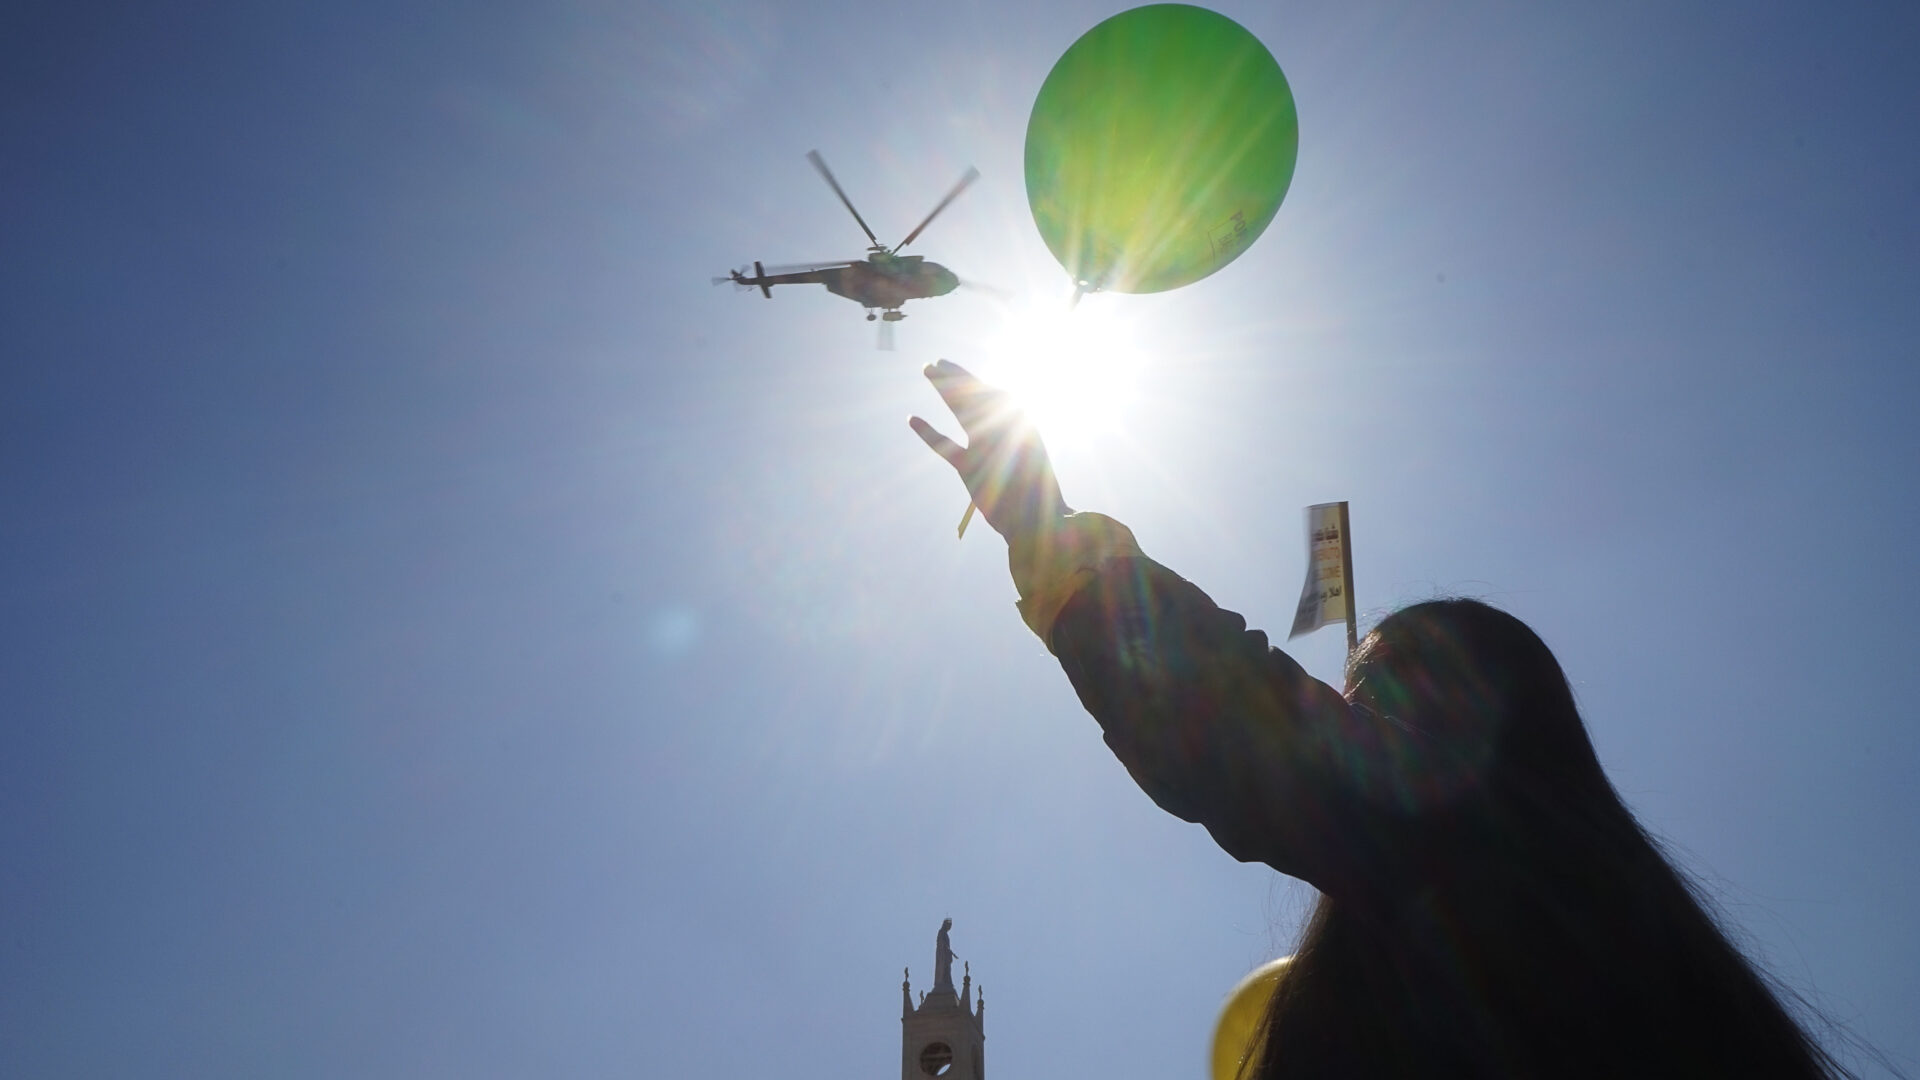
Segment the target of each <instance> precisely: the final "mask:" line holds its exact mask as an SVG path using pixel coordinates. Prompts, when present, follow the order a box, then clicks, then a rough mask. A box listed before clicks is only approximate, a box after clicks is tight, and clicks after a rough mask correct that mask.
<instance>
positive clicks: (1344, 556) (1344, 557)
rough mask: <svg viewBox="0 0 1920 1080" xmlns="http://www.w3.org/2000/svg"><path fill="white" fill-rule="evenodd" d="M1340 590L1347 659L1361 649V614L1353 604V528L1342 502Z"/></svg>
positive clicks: (1344, 504)
mask: <svg viewBox="0 0 1920 1080" xmlns="http://www.w3.org/2000/svg"><path fill="white" fill-rule="evenodd" d="M1340 589H1341V591H1342V592H1343V593H1345V594H1346V598H1347V658H1348V659H1352V658H1353V654H1354V651H1355V650H1357V649H1358V648H1360V612H1359V609H1358V608H1357V607H1356V606H1355V604H1354V602H1353V527H1352V526H1351V525H1349V524H1348V523H1347V503H1346V500H1345V499H1342V500H1341V501H1340Z"/></svg>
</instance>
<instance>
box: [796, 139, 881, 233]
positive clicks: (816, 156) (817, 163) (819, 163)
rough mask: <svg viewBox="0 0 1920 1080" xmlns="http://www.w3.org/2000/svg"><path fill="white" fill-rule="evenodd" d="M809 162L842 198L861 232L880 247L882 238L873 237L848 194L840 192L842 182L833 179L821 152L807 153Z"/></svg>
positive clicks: (871, 231)
mask: <svg viewBox="0 0 1920 1080" xmlns="http://www.w3.org/2000/svg"><path fill="white" fill-rule="evenodd" d="M807 160H808V161H811V162H813V167H814V168H816V169H819V170H820V175H821V177H823V178H824V179H825V180H826V181H827V186H828V187H830V188H832V189H833V193H834V194H835V195H838V196H840V204H841V205H842V206H845V207H846V208H847V213H849V214H852V215H853V220H855V221H858V222H859V223H860V231H861V232H863V233H866V234H867V240H868V241H869V242H871V243H872V244H873V246H874V247H879V246H880V238H879V237H877V236H875V235H873V230H872V229H869V228H867V222H866V219H865V218H862V217H861V216H860V211H858V210H855V209H854V208H853V200H852V199H849V198H847V193H846V192H844V191H841V190H840V181H838V180H835V179H834V178H833V172H832V171H831V170H829V169H828V168H827V162H826V159H825V158H822V157H821V156H820V151H818V150H809V151H807Z"/></svg>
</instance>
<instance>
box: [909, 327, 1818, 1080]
mask: <svg viewBox="0 0 1920 1080" xmlns="http://www.w3.org/2000/svg"><path fill="white" fill-rule="evenodd" d="M927 376H928V378H929V379H930V380H931V381H932V382H933V384H934V387H935V388H936V389H937V390H938V391H939V392H940V395H941V397H942V398H943V399H944V400H945V401H946V403H947V405H948V407H949V408H951V409H952V410H953V412H954V415H955V417H956V418H958V420H959V421H960V423H961V425H962V427H963V428H964V429H965V431H966V434H967V437H968V441H969V444H968V445H967V446H965V447H962V446H960V445H958V444H956V443H954V442H953V441H952V440H950V439H947V438H946V437H945V436H943V435H941V434H939V433H938V432H936V431H934V430H933V429H932V428H931V427H930V426H928V425H927V423H926V422H925V421H923V420H921V419H919V418H918V417H915V418H914V419H913V421H912V426H913V428H914V430H915V431H916V432H917V433H919V435H920V436H921V438H923V439H925V440H926V442H927V444H928V445H929V446H931V447H932V448H933V449H934V451H935V452H937V453H939V454H940V455H941V456H942V457H943V458H945V459H946V460H947V461H948V462H949V463H950V464H952V465H953V467H954V468H955V469H956V470H957V471H958V472H959V473H960V476H961V478H962V480H963V481H965V483H966V485H967V490H968V492H969V493H970V494H971V495H972V497H973V500H974V504H975V505H976V506H977V507H979V509H980V512H981V514H982V515H983V516H984V517H985V518H986V520H987V522H988V524H990V525H992V526H993V528H994V529H995V530H996V531H998V532H999V533H1000V534H1001V535H1002V536H1004V537H1005V538H1006V539H1007V541H1008V561H1009V565H1010V567H1011V569H1012V571H1013V577H1014V584H1015V587H1016V589H1017V591H1018V592H1019V595H1020V600H1019V605H1018V606H1019V609H1020V613H1021V615H1022V617H1023V618H1024V619H1025V620H1026V622H1027V625H1028V626H1029V627H1031V628H1032V629H1033V631H1034V633H1036V634H1038V635H1039V637H1040V639H1041V640H1042V641H1043V642H1045V643H1046V646H1047V648H1048V649H1049V650H1051V651H1052V653H1053V654H1054V656H1055V657H1057V658H1058V659H1059V661H1060V665H1061V667H1062V668H1064V669H1065V671H1066V673H1067V677H1068V678H1069V679H1070V680H1072V682H1073V686H1074V689H1075V690H1076V691H1078V693H1079V695H1080V700H1081V702H1082V703H1083V704H1084V705H1085V706H1086V708H1087V711H1088V712H1089V713H1091V714H1092V715H1093V717H1094V718H1095V719H1096V720H1098V721H1099V723H1100V726H1101V728H1102V729H1103V730H1104V731H1105V735H1106V742H1107V744H1108V746H1110V747H1111V748H1112V750H1113V752H1114V754H1115V755H1116V756H1117V757H1118V758H1119V759H1120V761H1121V762H1122V763H1123V764H1124V765H1125V766H1126V768H1127V770H1128V772H1129V773H1131V774H1132V776H1133V778H1134V779H1135V780H1136V781H1137V782H1138V783H1139V784H1140V787H1141V788H1142V789H1143V790H1145V791H1146V793H1147V794H1148V795H1149V796H1151V797H1152V798H1153V800H1154V801H1155V802H1156V803H1158V804H1159V805H1160V806H1161V808H1163V809H1165V810H1167V811H1168V812H1170V813H1172V814H1175V815H1177V816H1179V817H1181V818H1183V819H1185V820H1187V821H1192V822H1197V823H1199V824H1201V825H1203V826H1205V827H1206V828H1207V830H1208V831H1209V832H1210V833H1211V834H1212V835H1213V838H1214V839H1215V840H1216V841H1217V842H1218V843H1219V844H1220V846H1221V847H1222V848H1224V849H1225V850H1226V851H1227V852H1228V853H1230V854H1231V855H1233V856H1234V857H1235V858H1237V859H1240V860H1242V861H1246V862H1263V863H1266V864H1268V865H1269V866H1272V867H1273V868H1274V869H1276V870H1279V871H1281V872H1282V873H1286V874H1290V875H1292V876H1295V877H1298V878H1302V879H1304V880H1306V881H1308V882H1310V883H1312V884H1313V885H1314V886H1315V887H1317V888H1318V889H1319V890H1320V892H1321V898H1320V900H1319V902H1318V905H1317V906H1316V908H1315V909H1314V912H1313V915H1312V917H1311V919H1310V920H1309V922H1308V924H1307V928H1306V930H1305V933H1304V936H1303V940H1302V942H1301V944H1300V947H1299V951H1298V952H1297V953H1296V955H1295V959H1294V961H1293V963H1292V965H1291V967H1290V968H1289V969H1288V973H1287V975H1286V976H1285V978H1284V979H1283V980H1282V981H1281V984H1280V987H1279V989H1278V990H1277V991H1276V993H1275V995H1274V999H1273V1005H1272V1007H1271V1009H1270V1011H1269V1013H1268V1016H1267V1020H1266V1034H1265V1039H1264V1047H1265V1049H1264V1051H1263V1053H1262V1054H1261V1055H1260V1056H1259V1057H1258V1059H1257V1060H1256V1061H1255V1062H1253V1063H1252V1064H1251V1065H1250V1066H1249V1069H1248V1073H1249V1075H1250V1076H1257V1077H1273V1078H1279V1077H1342V1078H1349V1077H1360V1078H1367V1077H1401V1076H1418V1077H1667V1076H1673V1077H1683V1076H1684V1077H1717V1076H1727V1077H1743V1078H1751V1077H1822V1076H1837V1075H1843V1071H1842V1070H1841V1069H1840V1068H1838V1066H1836V1065H1835V1064H1834V1063H1833V1061H1832V1060H1831V1059H1830V1058H1829V1057H1828V1056H1827V1055H1826V1054H1825V1053H1824V1052H1823V1051H1822V1050H1821V1048H1820V1047H1819V1046H1818V1045H1817V1044H1816V1043H1815V1042H1814V1041H1813V1040H1811V1039H1810V1038H1808V1036H1807V1035H1806V1033H1805V1032H1804V1031H1803V1030H1802V1029H1801V1027H1800V1026H1799V1024H1798V1023H1796V1022H1795V1020H1794V1018H1793V1017H1792V1016H1791V1015H1790V1014H1789V1013H1788V1012H1787V1011H1786V1009H1784V1008H1783V1007H1782V1005H1781V1004H1780V1001H1779V1000H1778V998H1777V997H1776V995H1775V994H1774V992H1773V991H1772V990H1771V989H1770V988H1769V985H1768V983H1767V981H1766V980H1765V978H1764V977H1763V976H1761V975H1760V974H1759V973H1757V972H1756V971H1755V969H1754V968H1753V967H1752V966H1751V965H1750V964H1749V963H1748V962H1747V961H1746V959H1745V958H1744V957H1743V956H1741V954H1740V952H1739V951H1738V950H1737V949H1735V948H1734V947H1733V946H1732V945H1731V944H1730V943H1729V942H1728V941H1727V939H1726V937H1725V935H1724V934H1722V933H1721V931H1720V930H1719V928H1718V927H1717V926H1716V925H1715V923H1714V921H1713V919H1712V918H1711V917H1710V916H1709V915H1708V913H1707V911H1706V910H1705V908H1704V907H1703V906H1702V905H1701V903H1700V902H1699V901H1698V900H1696V898H1695V897H1694V895H1693V893H1692V891H1691V889H1690V887H1689V885H1688V884H1687V882H1686V880H1685V879H1684V878H1682V877H1681V875H1680V874H1679V873H1677V872H1676V871H1675V870H1674V869H1673V867H1672V866H1671V865H1670V864H1669V863H1668V862H1667V860H1666V859H1665V858H1664V857H1663V856H1662V855H1661V854H1660V852H1659V850H1658V848H1657V847H1656V846H1655V845H1654V843H1653V842H1652V841H1651V840H1650V839H1649V838H1648V836H1647V834H1646V833H1645V832H1644V831H1643V830H1642V829H1641V828H1640V826H1639V824H1638V823H1637V822H1636V821H1635V820H1634V818H1633V815H1632V814H1631V813H1630V812H1629V811H1628V810H1627V808H1626V807H1625V805H1623V804H1622V803H1621V801H1620V797H1619V795H1618V794H1617V793H1616V792H1615V791H1614V789H1613V786H1612V785H1611V784H1610V783H1609V782H1608V781H1607V778H1606V774H1605V773H1604V772H1603V771H1602V770H1601V768H1600V763H1599V760H1598V759H1597V758H1596V757H1595V755H1594V752H1593V746H1592V744H1591V743H1590V742H1589V741H1588V738H1587V733H1586V729H1585V727H1584V726H1583V725H1582V723H1581V720H1580V714H1579V712H1578V710H1577V709H1576V708H1575V705H1574V701H1573V694H1572V692H1571V690H1570V689H1569V688H1568V685H1567V680H1566V676H1565V675H1564V674H1563V673H1562V672H1561V670H1560V665H1559V663H1558V662H1557V661H1556V660H1555V659H1554V657H1553V654H1552V653H1551V652H1550V651H1548V649H1547V647H1546V645H1545V644H1543V643H1542V642H1541V641H1540V639H1539V638H1538V637H1537V636H1535V635H1534V633H1533V632H1532V631H1531V630H1529V629H1528V628H1527V627H1526V626H1525V625H1524V624H1523V623H1521V622H1520V621H1519V620H1518V619H1515V618H1513V617H1512V616H1510V615H1507V614H1505V613H1504V612H1501V611H1498V610H1496V609H1494V608H1492V607H1489V606H1487V605H1485V604H1481V603H1478V602H1475V601H1471V600H1443V601H1437V602H1433V603H1425V604H1417V605H1415V606H1412V607H1409V608H1405V609H1403V610H1401V611H1399V612H1397V613H1395V614H1393V615H1391V616H1389V617H1387V618H1386V619H1385V620H1383V621H1382V622H1381V623H1380V625H1379V626H1378V627H1377V628H1376V629H1375V630H1374V631H1373V632H1372V633H1370V634H1369V635H1367V637H1366V639H1365V640H1364V641H1363V642H1362V644H1361V646H1360V648H1359V649H1358V650H1357V651H1356V653H1355V654H1354V656H1353V657H1352V659H1351V660H1350V662H1349V665H1348V670H1347V693H1346V695H1345V696H1344V697H1343V696H1342V695H1341V694H1339V693H1336V692H1335V691H1334V690H1333V688H1331V687H1329V686H1327V685H1326V684H1324V683H1321V682H1319V681H1317V680H1315V679H1313V678H1311V677H1310V676H1308V675H1307V674H1306V672H1305V671H1303V670H1302V669H1301V668H1300V666H1299V665H1298V664H1296V663H1294V662H1293V660H1292V659H1290V658H1289V657H1288V656H1287V655H1286V654H1285V653H1283V652H1281V651H1279V650H1278V649H1274V648H1271V647H1270V646H1269V645H1268V643H1267V638H1266V635H1265V634H1263V633H1261V632H1260V631H1257V630H1248V629H1247V627H1246V622H1245V620H1243V619H1242V618H1241V617H1240V616H1238V615H1236V614H1234V613H1233V612H1230V611H1224V610H1222V609H1221V608H1220V607H1218V606H1217V605H1215V604H1214V603H1213V601H1212V600H1210V599H1208V597H1207V596H1206V594H1204V593H1202V592H1201V591H1200V590H1199V589H1198V588H1196V587H1195V586H1194V585H1193V584H1191V583H1190V582H1188V581H1186V580H1184V579H1182V578H1180V577H1179V576H1178V575H1176V574H1174V573H1173V572H1171V571H1169V570H1167V569H1166V568H1165V567H1162V566H1160V565H1159V564H1158V563H1155V562H1153V561H1152V560H1151V559H1148V558H1146V557H1145V556H1143V555H1142V554H1141V553H1140V550H1139V548H1138V546H1137V545H1136V544H1135V543H1134V540H1133V536H1132V534H1131V533H1129V532H1128V531H1127V529H1126V527H1125V526H1123V525H1121V524H1120V523H1119V522H1116V521H1114V520H1112V519H1111V518H1107V517H1104V516H1102V515H1099V514H1075V513H1073V512H1072V511H1071V510H1069V509H1068V507H1067V505H1066V503H1065V501H1064V500H1063V499H1062V498H1061V495H1060V488H1059V485H1058V482H1057V481H1056V480H1055V478H1054V475H1053V470H1052V466H1051V465H1050V464H1049V462H1048V460H1047V455H1046V450H1045V448H1044V447H1043V446H1042V444H1041V442H1040V440H1039V437H1038V436H1037V435H1036V434H1035V433H1034V432H1033V431H1032V429H1031V428H1030V427H1028V426H1027V425H1026V424H1025V423H1024V421H1023V420H1022V419H1021V418H1020V417H1019V415H1018V414H1017V413H1016V412H1015V411H1014V410H1013V409H1012V407H1011V405H1010V402H1009V401H1008V399H1007V398H1006V397H1005V395H1004V394H1002V393H1001V392H999V391H997V390H994V389H993V388H991V387H988V386H986V385H985V384H982V383H980V382H978V381H977V380H975V379H974V378H973V377H972V376H971V375H969V374H968V373H967V372H965V371H964V370H962V369H961V368H959V367H958V366H956V365H953V364H950V363H948V362H946V361H941V362H940V363H939V364H937V365H934V366H932V367H929V368H928V369H927Z"/></svg>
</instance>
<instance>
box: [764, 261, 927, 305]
mask: <svg viewBox="0 0 1920 1080" xmlns="http://www.w3.org/2000/svg"><path fill="white" fill-rule="evenodd" d="M756 269H757V267H756ZM736 280H738V281H739V282H740V284H742V285H755V286H760V287H762V288H766V287H769V286H773V285H824V286H826V287H827V291H828V292H830V293H832V294H834V295H835V296H844V297H846V298H847V299H849V300H851V301H853V302H854V303H856V304H859V305H860V306H861V307H864V308H867V309H868V310H873V309H876V308H877V309H879V310H881V311H895V310H898V309H899V307H900V305H902V304H904V303H906V302H907V301H909V300H924V299H927V298H928V297H932V296H945V295H946V294H948V293H950V292H952V291H953V290H954V289H956V288H958V287H959V285H960V279H959V278H957V277H955V276H954V273H953V271H951V270H949V269H947V268H946V267H944V266H941V265H940V264H939V263H936V262H928V261H927V260H926V258H925V257H923V256H920V255H887V254H885V253H876V254H874V255H871V256H869V257H867V258H866V259H863V260H861V261H859V262H849V263H840V264H837V265H833V266H820V267H811V268H808V269H806V270H800V271H795V272H793V273H787V274H767V273H759V274H756V275H755V276H754V277H746V276H745V275H739V276H738V277H737V278H736Z"/></svg>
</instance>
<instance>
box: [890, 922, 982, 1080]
mask: <svg viewBox="0 0 1920 1080" xmlns="http://www.w3.org/2000/svg"><path fill="white" fill-rule="evenodd" d="M952 929H953V920H952V919H948V920H947V921H945V922H943V923H941V924H940V934H939V936H938V937H937V938H935V939H934V946H933V989H931V990H928V991H926V992H925V993H923V994H921V995H920V1004H919V1005H918V1006H917V1007H916V1006H915V1005H914V1003H913V990H912V988H911V987H909V986H908V983H909V982H910V981H911V979H910V977H908V978H902V979H901V981H900V1010H901V1011H900V1080H927V1078H928V1077H944V1078H946V1080H986V1068H987V1045H986V1044H987V998H986V993H985V991H980V992H979V996H978V998H977V999H976V1000H975V1001H972V1002H969V1001H968V1000H967V998H968V996H969V995H972V994H974V993H975V991H974V989H973V972H972V970H971V969H970V966H963V970H964V971H965V977H964V978H963V979H962V981H961V983H960V991H959V993H958V994H955V993H954V989H953V946H952V944H950V943H949V942H948V940H947V932H948V931H949V930H952Z"/></svg>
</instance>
